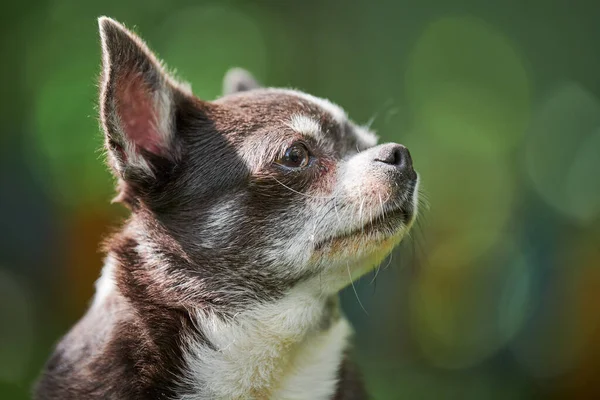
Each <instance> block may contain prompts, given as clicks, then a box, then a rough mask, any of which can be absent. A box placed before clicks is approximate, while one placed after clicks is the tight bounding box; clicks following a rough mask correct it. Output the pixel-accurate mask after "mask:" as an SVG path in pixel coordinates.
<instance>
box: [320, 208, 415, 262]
mask: <svg viewBox="0 0 600 400" xmlns="http://www.w3.org/2000/svg"><path fill="white" fill-rule="evenodd" d="M413 221H414V210H413V207H412V206H402V207H397V208H394V209H391V210H388V211H386V212H385V213H383V214H382V215H379V216H377V217H375V218H374V219H372V220H371V221H368V222H367V223H366V224H364V225H361V226H358V227H353V228H350V229H347V230H344V231H341V232H337V233H333V234H331V235H329V236H327V237H326V238H324V239H322V240H320V241H318V242H316V243H315V245H314V250H315V252H316V253H320V252H322V253H330V254H334V253H338V252H340V251H341V252H345V251H349V250H350V251H352V252H353V253H354V254H361V253H363V252H364V251H368V250H369V249H370V248H372V247H380V246H381V245H384V244H385V243H387V242H389V241H390V239H398V238H399V239H398V240H400V239H402V236H404V234H405V233H406V232H408V230H409V229H410V227H411V225H412V223H413ZM392 241H393V240H392Z"/></svg>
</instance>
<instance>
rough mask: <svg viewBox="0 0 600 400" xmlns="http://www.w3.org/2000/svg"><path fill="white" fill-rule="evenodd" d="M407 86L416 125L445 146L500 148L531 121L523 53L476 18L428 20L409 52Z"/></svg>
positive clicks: (515, 138)
mask: <svg viewBox="0 0 600 400" xmlns="http://www.w3.org/2000/svg"><path fill="white" fill-rule="evenodd" d="M406 87H407V97H408V101H409V103H410V106H411V108H412V109H413V113H414V119H415V129H417V130H419V131H420V133H421V134H425V135H428V136H430V137H429V139H430V140H432V141H437V142H439V143H443V144H444V145H445V146H447V147H448V148H456V147H459V148H464V146H465V144H468V149H470V150H471V151H477V152H480V151H485V152H492V153H494V152H499V151H503V150H506V149H509V148H511V147H513V146H515V145H516V144H517V143H518V142H519V141H520V139H521V136H522V134H523V132H524V130H525V128H526V126H527V123H528V121H529V113H530V93H529V82H528V77H527V74H526V71H525V68H524V66H523V62H522V60H521V57H520V56H519V55H518V53H517V51H516V50H515V49H514V48H513V45H512V44H511V43H510V42H509V40H508V39H507V38H506V37H505V36H504V35H503V34H502V33H501V32H499V31H497V30H495V29H494V28H493V27H492V26H490V25H489V24H487V23H485V22H484V21H482V20H479V19H475V18H470V17H462V18H455V17H447V18H442V19H439V20H437V21H435V22H433V23H431V24H430V25H429V26H428V27H427V28H426V30H425V32H424V33H423V34H422V36H421V37H420V39H419V40H418V41H417V44H416V46H415V48H414V50H413V52H412V54H411V57H410V61H409V67H408V70H407V74H406Z"/></svg>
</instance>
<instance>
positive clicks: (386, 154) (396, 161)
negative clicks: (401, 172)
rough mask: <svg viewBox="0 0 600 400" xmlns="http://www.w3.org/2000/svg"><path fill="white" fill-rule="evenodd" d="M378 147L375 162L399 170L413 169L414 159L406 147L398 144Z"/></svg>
mask: <svg viewBox="0 0 600 400" xmlns="http://www.w3.org/2000/svg"><path fill="white" fill-rule="evenodd" d="M378 147H379V149H378V151H377V152H376V153H375V160H374V161H376V162H381V163H384V164H389V165H391V166H394V167H396V168H398V169H410V170H411V169H412V158H411V157H410V152H409V151H408V149H407V148H406V147H404V146H402V145H401V144H397V143H386V144H382V145H381V146H378Z"/></svg>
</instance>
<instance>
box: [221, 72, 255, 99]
mask: <svg viewBox="0 0 600 400" xmlns="http://www.w3.org/2000/svg"><path fill="white" fill-rule="evenodd" d="M259 87H260V84H259V83H258V82H257V81H256V79H254V77H253V76H252V74H250V72H248V71H246V70H245V69H242V68H232V69H230V70H229V71H227V73H226V74H225V78H224V79H223V94H224V95H228V94H232V93H237V92H245V91H246V90H252V89H257V88H259Z"/></svg>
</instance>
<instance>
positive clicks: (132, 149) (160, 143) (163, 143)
mask: <svg viewBox="0 0 600 400" xmlns="http://www.w3.org/2000/svg"><path fill="white" fill-rule="evenodd" d="M98 23H99V27H100V36H101V39H102V53H103V62H102V69H103V71H102V78H101V88H100V119H101V121H102V126H103V128H104V132H105V134H106V147H107V150H108V158H109V163H110V165H111V166H112V167H113V169H114V170H115V173H116V174H117V176H118V177H119V178H121V179H124V180H125V181H127V180H128V177H129V176H132V177H138V178H139V177H143V176H146V177H153V176H154V175H155V173H156V172H157V170H159V169H160V168H164V166H165V163H168V162H171V161H172V162H174V161H177V159H178V157H179V156H180V154H179V150H180V149H181V145H180V143H179V140H178V137H177V135H176V126H175V125H176V115H177V104H179V103H180V102H181V101H182V100H181V99H183V98H185V97H186V96H187V94H186V92H185V90H186V89H184V88H183V87H182V86H180V84H178V83H177V82H176V81H175V80H174V79H173V78H171V77H170V76H169V75H168V74H167V73H166V72H165V71H164V70H163V68H162V66H161V64H160V62H159V61H158V60H157V58H156V57H155V56H154V54H153V53H152V52H151V51H150V50H149V49H148V47H147V46H146V45H145V44H144V42H143V41H142V40H141V39H140V38H139V37H137V36H136V35H135V34H133V33H132V32H130V31H128V30H127V29H126V28H125V27H124V26H122V25H121V24H119V23H118V22H116V21H114V20H112V19H110V18H106V17H101V18H100V19H99V20H98ZM190 96H191V94H190ZM121 183H122V182H121Z"/></svg>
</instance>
